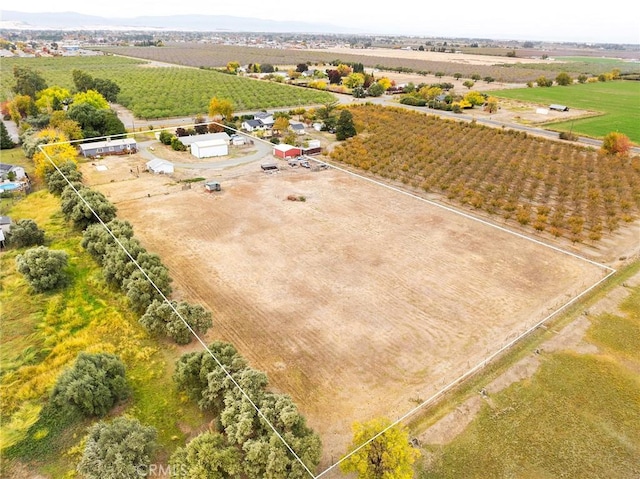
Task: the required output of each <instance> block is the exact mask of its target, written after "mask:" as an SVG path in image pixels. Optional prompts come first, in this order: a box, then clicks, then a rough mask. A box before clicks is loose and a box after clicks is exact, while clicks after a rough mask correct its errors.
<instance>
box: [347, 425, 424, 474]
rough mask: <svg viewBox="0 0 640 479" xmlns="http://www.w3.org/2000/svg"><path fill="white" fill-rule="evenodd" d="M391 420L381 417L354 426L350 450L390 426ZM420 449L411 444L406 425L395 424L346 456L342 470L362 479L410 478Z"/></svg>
mask: <svg viewBox="0 0 640 479" xmlns="http://www.w3.org/2000/svg"><path fill="white" fill-rule="evenodd" d="M390 424H391V423H390V421H389V420H387V419H383V418H379V419H373V420H371V421H368V422H366V423H362V424H361V423H356V424H354V426H353V440H352V442H351V447H350V448H349V449H352V450H353V449H356V448H358V447H360V446H361V445H362V444H364V443H366V442H367V441H369V440H370V439H371V438H373V437H374V436H376V435H377V434H379V433H380V432H381V431H383V430H385V429H386V428H388V427H389V425H390ZM419 456H420V452H419V451H418V450H417V449H415V448H414V447H412V446H411V444H410V443H409V433H408V431H407V429H406V428H404V427H401V426H398V425H397V426H394V427H391V428H389V429H387V430H386V431H385V432H384V433H383V434H381V435H379V436H377V437H376V438H375V439H373V440H371V441H370V442H369V443H367V445H366V446H364V447H361V448H360V449H359V450H357V451H356V452H355V453H354V454H352V455H351V456H349V457H347V458H346V459H345V460H344V461H343V462H342V463H341V464H340V469H341V470H342V472H344V473H356V474H357V477H358V478H359V479H411V478H412V477H413V467H412V464H413V463H414V462H415V461H416V459H418V457H419Z"/></svg>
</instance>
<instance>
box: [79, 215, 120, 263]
mask: <svg viewBox="0 0 640 479" xmlns="http://www.w3.org/2000/svg"><path fill="white" fill-rule="evenodd" d="M106 226H107V228H109V229H108V230H107V229H106V228H105V227H104V226H103V225H102V224H101V223H94V224H92V225H89V226H88V227H87V229H85V230H84V233H82V242H81V244H82V247H83V248H84V249H85V250H86V251H87V252H88V253H89V254H90V255H91V256H93V258H94V259H95V260H96V261H97V262H98V263H99V264H100V265H102V264H104V257H105V255H106V254H107V251H108V249H109V248H110V247H112V246H117V245H116V241H115V239H114V236H115V237H116V238H117V239H118V240H119V241H124V240H129V239H131V238H133V226H131V223H129V222H128V221H124V220H119V219H117V218H116V219H113V220H111V221H109V222H108V223H107V224H106ZM112 235H113V236H112ZM117 247H118V248H119V249H120V247H119V246H117Z"/></svg>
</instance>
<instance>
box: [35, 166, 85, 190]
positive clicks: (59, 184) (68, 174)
mask: <svg viewBox="0 0 640 479" xmlns="http://www.w3.org/2000/svg"><path fill="white" fill-rule="evenodd" d="M44 181H45V183H46V184H47V189H48V190H49V192H50V193H52V194H54V195H56V196H60V195H61V194H62V192H63V191H64V189H65V188H66V187H67V186H69V183H71V184H73V185H74V186H75V187H76V188H80V187H82V172H81V171H80V170H79V169H78V164H77V163H76V162H75V161H74V160H69V161H64V162H62V163H60V164H59V165H58V169H55V168H51V169H48V170H47V171H46V173H45V175H44Z"/></svg>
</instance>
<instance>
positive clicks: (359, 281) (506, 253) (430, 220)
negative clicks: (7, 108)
mask: <svg viewBox="0 0 640 479" xmlns="http://www.w3.org/2000/svg"><path fill="white" fill-rule="evenodd" d="M136 161H138V162H140V164H143V163H144V159H143V158H137V155H134V156H132V157H128V158H110V159H107V160H101V164H104V165H107V166H108V169H109V170H108V172H105V173H104V174H105V175H107V176H105V177H104V178H101V176H100V175H101V174H102V173H100V172H98V171H96V170H95V169H94V166H92V165H91V164H89V163H87V164H85V165H84V170H85V173H86V174H85V178H86V179H88V180H89V181H91V182H92V183H94V184H95V185H96V186H95V188H96V189H99V190H100V191H102V192H103V193H105V194H106V195H107V197H108V198H109V199H110V201H111V202H113V203H114V204H115V205H116V206H117V208H118V215H119V217H121V218H123V219H127V220H129V221H130V222H131V223H132V224H133V226H134V228H135V230H136V231H138V232H139V233H138V235H137V236H139V238H140V240H141V241H142V242H143V244H144V245H145V247H147V248H148V249H149V250H150V251H154V252H156V253H158V254H159V255H160V256H161V257H162V258H163V262H164V263H165V264H166V265H167V266H168V267H169V269H170V272H171V276H172V278H174V283H173V286H174V291H175V294H176V297H184V298H185V299H189V300H191V301H195V302H197V303H200V304H203V305H206V307H207V308H208V309H210V310H211V311H212V312H213V316H214V326H213V328H212V330H211V331H210V332H209V333H208V334H207V338H206V340H207V341H208V342H209V341H212V340H214V339H223V340H227V341H231V342H232V343H233V344H235V345H236V346H237V348H238V349H239V351H240V352H241V353H242V354H243V355H244V356H245V357H247V358H248V359H249V360H250V362H251V364H252V365H255V367H256V368H258V369H262V370H264V371H265V372H267V374H268V376H269V378H270V380H271V387H273V388H274V389H276V390H277V391H280V392H284V393H287V394H289V395H291V396H292V397H293V399H294V401H295V402H296V404H298V406H299V407H300V409H301V411H302V412H303V413H304V414H305V416H306V417H307V419H308V421H309V423H310V425H311V426H312V427H313V428H314V429H315V430H316V431H318V432H319V434H320V435H321V438H322V441H323V449H324V456H323V461H322V465H324V466H329V465H330V464H332V463H333V462H335V461H336V460H337V459H338V458H339V457H340V455H342V454H343V453H344V450H345V447H346V445H347V444H348V442H349V440H350V436H351V431H350V426H351V423H352V422H354V421H362V420H366V419H371V418H373V417H376V416H387V417H390V418H393V419H395V418H397V417H399V416H401V415H402V414H404V413H406V412H407V411H408V410H410V409H412V408H413V407H414V406H415V404H416V402H419V401H421V400H423V399H425V398H427V397H429V396H430V395H432V394H433V393H434V392H436V391H437V390H439V389H440V388H442V387H443V384H446V383H448V382H449V381H450V380H452V379H454V378H456V377H458V376H459V375H460V374H461V373H463V372H464V371H466V370H467V369H469V367H470V366H473V365H475V364H476V363H478V362H480V361H481V360H482V359H483V358H485V357H487V356H488V354H489V353H490V352H493V351H495V350H497V349H498V348H499V347H500V346H502V345H504V344H506V343H507V342H508V340H509V339H513V338H514V337H515V335H517V334H518V333H519V332H520V333H521V332H523V331H524V330H525V329H526V328H527V327H530V326H531V325H533V324H535V323H536V322H537V321H540V320H541V319H543V318H545V317H547V316H548V315H549V314H550V313H551V312H553V311H554V310H555V309H557V308H558V307H560V306H562V305H563V304H564V303H566V302H567V301H568V300H569V299H571V298H572V297H574V296H576V295H577V294H579V293H580V292H582V291H583V290H584V289H586V288H588V287H589V286H590V285H592V284H594V283H595V282H597V281H599V280H600V279H601V278H602V277H604V275H605V271H604V270H603V269H601V268H600V267H598V266H596V265H594V264H592V263H589V262H586V261H584V260H581V259H579V258H576V257H573V256H569V255H566V254H563V253H560V252H559V251H557V250H553V249H550V248H548V247H545V246H543V245H541V244H539V243H536V242H532V241H527V240H525V239H523V238H520V237H516V236H514V235H512V234H509V233H507V232H505V231H501V230H499V229H496V228H494V227H491V226H489V225H487V224H484V223H480V222H477V221H472V220H470V219H468V218H464V217H462V216H460V215H458V214H456V213H454V212H452V211H449V210H445V209H441V208H438V207H437V206H434V205H432V204H429V203H427V202H425V201H422V200H420V199H418V198H416V197H412V196H408V195H405V194H402V193H399V192H397V191H393V190H390V189H388V188H385V187H383V186H381V185H377V184H373V183H371V182H369V181H366V180H364V179H362V178H358V177H354V176H352V175H349V174H347V173H345V172H341V171H338V170H333V169H330V170H325V171H318V172H313V171H309V170H303V169H288V170H281V171H279V172H278V173H277V174H271V175H269V174H265V173H262V172H260V168H259V165H258V164H257V163H252V164H248V165H245V166H242V167H237V168H233V169H229V170H216V171H215V172H214V171H210V172H208V173H206V172H205V173H204V174H203V176H212V175H214V174H215V176H216V177H217V178H218V179H219V181H220V182H221V184H222V185H223V191H222V192H221V193H219V194H213V195H212V194H207V193H205V192H204V191H203V190H201V189H200V188H193V189H188V190H183V189H181V187H180V185H178V184H176V183H175V182H174V181H172V180H171V179H168V178H164V177H162V176H155V175H150V174H142V175H140V177H134V178H132V177H131V175H130V173H129V171H130V169H131V168H132V167H133V166H134V164H135V162H136ZM202 173H203V172H202V171H199V174H202ZM183 174H185V173H183ZM189 174H190V173H189ZM117 178H120V179H119V180H118V179H117ZM111 179H115V180H114V181H111ZM289 195H295V196H304V197H305V199H306V201H304V202H299V201H298V202H292V201H288V200H287V198H288V196H289Z"/></svg>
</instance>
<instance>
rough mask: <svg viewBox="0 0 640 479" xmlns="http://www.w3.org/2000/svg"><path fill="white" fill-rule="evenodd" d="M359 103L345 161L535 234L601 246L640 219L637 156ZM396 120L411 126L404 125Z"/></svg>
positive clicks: (335, 154) (342, 148) (342, 154)
mask: <svg viewBox="0 0 640 479" xmlns="http://www.w3.org/2000/svg"><path fill="white" fill-rule="evenodd" d="M350 111H351V112H352V113H353V117H354V121H355V122H356V124H358V125H360V128H361V130H362V133H360V134H359V135H357V136H355V137H353V138H351V139H350V140H349V141H347V142H343V143H341V144H339V145H337V146H336V147H335V148H334V149H333V150H332V152H331V159H332V160H334V161H337V162H339V163H340V164H344V165H346V166H348V167H355V168H358V169H359V171H363V172H366V173H367V174H373V175H375V176H377V177H381V178H385V179H387V180H390V181H393V182H397V183H398V184H402V185H406V186H407V187H411V188H414V189H415V190H416V191H421V192H423V193H425V192H426V193H429V192H432V193H435V194H438V195H443V196H446V197H447V199H449V200H450V201H452V202H454V203H455V204H457V205H460V206H463V207H467V208H469V209H471V210H473V211H477V212H478V213H484V214H488V215H489V216H490V217H492V218H496V219H500V218H501V219H503V220H507V221H508V222H509V223H510V224H511V225H512V227H521V228H524V229H526V230H527V231H529V232H530V233H535V234H540V235H545V237H547V238H549V239H553V238H568V239H570V240H571V241H573V242H585V243H587V244H589V245H594V246H595V248H594V249H593V250H592V252H591V253H592V254H595V255H598V254H600V252H599V251H598V246H597V245H598V243H599V242H601V241H603V240H604V241H603V242H606V241H608V240H612V239H613V238H614V237H615V235H616V234H617V233H618V230H620V231H624V230H625V229H627V228H630V229H631V230H633V229H634V228H637V219H638V216H639V214H640V163H639V162H638V161H639V159H638V158H637V157H636V158H633V159H627V158H622V159H621V158H614V157H604V156H601V155H599V153H598V152H596V151H595V150H593V149H591V148H583V147H577V146H575V145H572V144H569V143H565V142H554V141H549V140H543V139H539V138H535V137H532V136H527V135H525V134H522V133H518V132H513V131H508V130H507V131H500V130H496V129H494V128H489V127H483V126H478V125H473V124H470V123H461V122H456V121H450V120H449V121H448V120H442V119H439V118H436V117H433V116H429V115H424V114H420V113H416V112H410V111H407V110H404V109H399V108H383V107H379V106H366V105H363V106H358V107H353V108H351V109H350ZM389 125H402V134H401V135H398V134H397V133H396V132H395V131H394V130H393V129H392V128H389ZM569 178H571V181H570V182H568V181H566V180H567V179H569ZM635 231H637V230H635ZM636 234H637V233H636Z"/></svg>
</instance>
